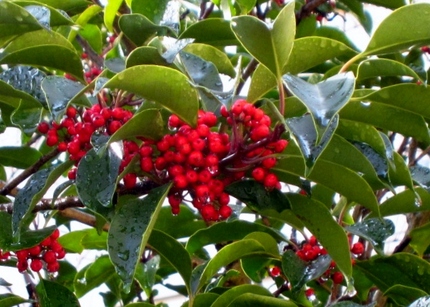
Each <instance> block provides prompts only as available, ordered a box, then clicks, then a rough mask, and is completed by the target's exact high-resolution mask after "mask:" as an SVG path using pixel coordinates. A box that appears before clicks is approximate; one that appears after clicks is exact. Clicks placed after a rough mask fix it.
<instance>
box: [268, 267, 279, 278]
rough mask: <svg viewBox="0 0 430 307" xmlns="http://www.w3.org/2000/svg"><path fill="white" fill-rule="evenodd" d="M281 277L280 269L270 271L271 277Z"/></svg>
mask: <svg viewBox="0 0 430 307" xmlns="http://www.w3.org/2000/svg"><path fill="white" fill-rule="evenodd" d="M279 275H281V269H280V268H279V267H277V266H274V267H273V268H271V269H270V276H272V277H278V276H279Z"/></svg>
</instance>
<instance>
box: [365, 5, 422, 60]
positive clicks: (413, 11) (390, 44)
mask: <svg viewBox="0 0 430 307" xmlns="http://www.w3.org/2000/svg"><path fill="white" fill-rule="evenodd" d="M429 14H430V4H429V3H417V4H411V5H406V6H403V7H401V8H399V9H397V10H395V11H394V12H393V13H391V14H390V15H388V17H387V18H385V19H384V20H383V21H382V23H381V24H380V25H379V27H378V28H377V29H376V31H375V33H374V34H373V36H372V37H371V39H370V41H369V44H368V45H367V48H366V50H364V52H363V53H361V56H367V55H371V54H384V53H392V52H395V51H400V50H403V49H406V48H408V47H410V46H414V45H424V44H429V43H430V24H429V22H428V15H429ZM411 16H414V18H412V19H411Z"/></svg>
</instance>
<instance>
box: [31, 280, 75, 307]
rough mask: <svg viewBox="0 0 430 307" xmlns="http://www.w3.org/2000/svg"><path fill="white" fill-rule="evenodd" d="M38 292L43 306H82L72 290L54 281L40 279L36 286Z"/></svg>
mask: <svg viewBox="0 0 430 307" xmlns="http://www.w3.org/2000/svg"><path fill="white" fill-rule="evenodd" d="M36 292H37V294H38V299H39V302H40V304H41V305H42V306H64V307H79V306H81V305H80V304H79V301H78V299H77V297H76V296H75V295H74V294H73V292H72V291H70V290H69V289H67V288H66V287H64V286H62V285H60V284H58V283H56V282H53V281H49V280H46V279H40V282H39V283H38V284H37V286H36Z"/></svg>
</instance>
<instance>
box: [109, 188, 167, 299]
mask: <svg viewBox="0 0 430 307" xmlns="http://www.w3.org/2000/svg"><path fill="white" fill-rule="evenodd" d="M169 189H170V185H164V186H161V187H159V188H156V189H153V190H152V191H151V192H150V193H149V194H148V195H147V196H146V197H145V198H143V199H135V200H133V201H130V202H128V203H127V204H124V205H123V206H122V207H121V208H120V209H119V211H118V213H117V214H116V215H115V216H114V218H113V219H112V223H111V226H110V229H109V236H108V252H109V257H110V259H111V261H112V263H113V264H114V266H115V270H116V271H117V273H118V275H119V276H120V277H121V279H122V280H123V282H124V290H125V291H126V292H128V291H130V286H131V284H132V282H133V276H134V273H135V271H136V266H137V265H138V263H139V261H140V257H141V255H142V253H143V250H144V248H145V245H146V243H147V242H148V239H149V236H150V234H151V232H152V230H153V227H154V224H155V221H156V220H157V216H158V213H159V212H160V208H161V206H162V204H163V201H164V199H165V197H166V195H167V192H168V191H169Z"/></svg>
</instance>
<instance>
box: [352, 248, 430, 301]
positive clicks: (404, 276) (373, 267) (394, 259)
mask: <svg viewBox="0 0 430 307" xmlns="http://www.w3.org/2000/svg"><path fill="white" fill-rule="evenodd" d="M355 266H356V267H357V268H358V269H360V270H361V271H362V272H363V273H364V274H365V275H366V276H367V277H368V278H369V279H370V280H372V281H373V282H374V283H375V285H376V286H377V287H378V288H379V289H380V290H381V291H383V292H385V291H387V290H388V289H389V288H391V287H393V286H395V285H403V286H407V287H413V288H417V289H420V290H422V291H425V292H427V293H429V291H430V283H429V281H430V264H429V263H428V262H427V261H425V260H423V259H421V258H419V257H417V256H415V255H412V254H407V253H397V254H394V255H392V256H389V257H373V258H372V259H370V260H367V261H360V262H357V263H356V264H355Z"/></svg>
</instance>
